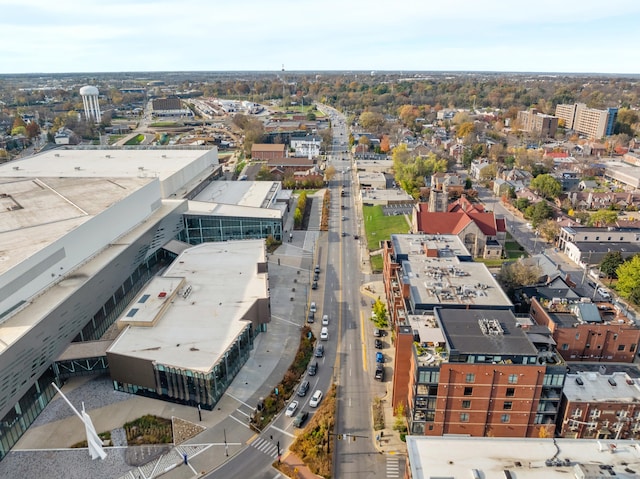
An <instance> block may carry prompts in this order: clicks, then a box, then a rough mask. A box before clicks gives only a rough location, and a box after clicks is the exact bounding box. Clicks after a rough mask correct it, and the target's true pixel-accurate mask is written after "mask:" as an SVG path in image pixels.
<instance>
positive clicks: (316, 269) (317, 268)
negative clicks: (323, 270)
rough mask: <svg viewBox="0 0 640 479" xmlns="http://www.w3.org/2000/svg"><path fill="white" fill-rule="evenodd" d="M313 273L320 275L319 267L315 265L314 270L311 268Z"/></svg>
mask: <svg viewBox="0 0 640 479" xmlns="http://www.w3.org/2000/svg"><path fill="white" fill-rule="evenodd" d="M313 272H314V273H320V265H319V264H317V265H316V267H315V268H313Z"/></svg>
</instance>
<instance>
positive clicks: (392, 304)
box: [383, 235, 513, 324]
mask: <svg viewBox="0 0 640 479" xmlns="http://www.w3.org/2000/svg"><path fill="white" fill-rule="evenodd" d="M383 260H384V266H383V281H384V287H385V294H386V297H387V305H388V308H389V316H390V318H391V321H392V323H393V324H397V323H398V324H402V323H403V322H404V321H405V320H406V318H407V315H408V314H422V313H432V312H433V308H435V307H437V306H441V307H443V308H454V309H512V308H513V304H512V303H511V301H510V300H509V298H508V297H507V295H506V293H505V292H504V291H503V290H502V288H501V287H500V285H499V284H498V283H497V282H496V280H495V278H494V277H493V276H492V275H491V273H490V272H489V270H488V269H487V267H486V266H485V265H484V264H482V263H477V262H474V261H473V260H472V258H471V255H470V254H469V251H467V249H466V248H465V247H464V244H463V243H462V241H461V240H460V238H459V237H457V236H455V235H392V236H391V239H390V240H388V241H384V242H383Z"/></svg>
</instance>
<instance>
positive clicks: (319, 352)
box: [315, 344, 324, 358]
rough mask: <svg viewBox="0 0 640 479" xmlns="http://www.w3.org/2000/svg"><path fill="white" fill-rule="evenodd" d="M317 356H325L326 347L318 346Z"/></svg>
mask: <svg viewBox="0 0 640 479" xmlns="http://www.w3.org/2000/svg"><path fill="white" fill-rule="evenodd" d="M315 355H316V358H321V357H323V356H324V346H323V345H322V344H318V347H317V348H316V353H315Z"/></svg>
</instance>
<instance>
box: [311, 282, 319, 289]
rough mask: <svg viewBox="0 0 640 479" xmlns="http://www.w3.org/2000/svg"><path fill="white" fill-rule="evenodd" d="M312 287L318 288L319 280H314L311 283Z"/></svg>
mask: <svg viewBox="0 0 640 479" xmlns="http://www.w3.org/2000/svg"><path fill="white" fill-rule="evenodd" d="M311 289H318V282H317V281H314V282H313V283H312V284H311Z"/></svg>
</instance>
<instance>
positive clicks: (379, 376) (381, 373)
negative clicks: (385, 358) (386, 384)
mask: <svg viewBox="0 0 640 479" xmlns="http://www.w3.org/2000/svg"><path fill="white" fill-rule="evenodd" d="M374 378H375V379H376V380H378V381H384V366H383V365H382V364H378V366H377V367H376V374H375V376H374Z"/></svg>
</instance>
